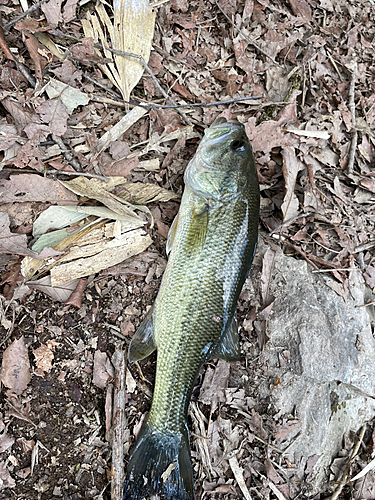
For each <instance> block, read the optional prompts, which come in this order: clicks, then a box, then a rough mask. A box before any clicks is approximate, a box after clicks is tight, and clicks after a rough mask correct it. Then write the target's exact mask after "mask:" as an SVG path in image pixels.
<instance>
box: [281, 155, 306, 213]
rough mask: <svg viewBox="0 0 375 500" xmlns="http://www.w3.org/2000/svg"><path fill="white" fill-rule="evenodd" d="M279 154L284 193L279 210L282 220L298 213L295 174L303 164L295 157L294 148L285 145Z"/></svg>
mask: <svg viewBox="0 0 375 500" xmlns="http://www.w3.org/2000/svg"><path fill="white" fill-rule="evenodd" d="M281 154H282V155H283V175H284V181H285V193H284V200H283V204H282V205H281V211H282V213H283V221H284V222H285V221H287V220H289V219H292V218H293V217H295V216H296V215H298V209H299V201H298V198H297V196H296V195H295V193H294V188H295V185H296V181H297V174H298V172H299V171H300V170H302V169H303V168H304V165H303V164H302V163H301V162H300V161H299V160H298V159H297V158H296V155H295V152H294V148H292V147H290V146H287V147H285V148H284V149H283V150H282V152H281Z"/></svg>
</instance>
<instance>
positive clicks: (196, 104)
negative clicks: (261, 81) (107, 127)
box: [137, 94, 264, 109]
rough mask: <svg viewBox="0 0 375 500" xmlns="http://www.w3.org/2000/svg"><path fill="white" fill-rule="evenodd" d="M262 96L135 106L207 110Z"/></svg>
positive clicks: (261, 95)
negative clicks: (171, 104)
mask: <svg viewBox="0 0 375 500" xmlns="http://www.w3.org/2000/svg"><path fill="white" fill-rule="evenodd" d="M262 97H264V96H263V94H259V95H253V96H248V97H235V98H234V99H228V100H227V101H214V102H194V103H192V104H176V105H173V106H170V105H167V106H159V105H158V104H156V105H155V104H148V105H147V106H146V105H143V104H137V106H145V107H147V108H148V109H168V108H196V107H199V106H200V107H202V108H209V107H210V106H219V105H220V104H231V103H233V102H240V101H249V100H253V99H261V98H262Z"/></svg>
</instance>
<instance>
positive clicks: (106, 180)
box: [33, 167, 109, 182]
mask: <svg viewBox="0 0 375 500" xmlns="http://www.w3.org/2000/svg"><path fill="white" fill-rule="evenodd" d="M51 168H53V169H54V170H53V172H52V171H51V169H47V173H49V174H64V175H81V176H82V177H93V178H94V179H100V180H102V181H105V182H108V181H109V178H108V177H105V176H104V175H99V174H90V173H87V172H72V171H71V170H59V169H58V168H54V167H51ZM33 172H34V173H38V172H35V171H34V170H33ZM39 173H40V172H39Z"/></svg>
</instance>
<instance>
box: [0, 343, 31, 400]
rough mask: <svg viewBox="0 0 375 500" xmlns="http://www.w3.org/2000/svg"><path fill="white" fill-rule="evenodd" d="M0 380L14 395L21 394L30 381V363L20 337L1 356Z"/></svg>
mask: <svg viewBox="0 0 375 500" xmlns="http://www.w3.org/2000/svg"><path fill="white" fill-rule="evenodd" d="M0 380H1V382H2V383H3V384H4V385H5V387H8V389H10V390H11V392H12V393H14V394H17V395H19V394H22V393H23V391H24V390H25V389H26V387H27V384H28V383H29V382H30V380H31V374H30V361H29V356H28V352H27V349H26V346H25V341H24V338H23V337H21V338H20V339H18V340H15V341H14V342H12V344H10V346H9V347H8V348H7V349H5V351H4V354H3V362H2V365H1V372H0Z"/></svg>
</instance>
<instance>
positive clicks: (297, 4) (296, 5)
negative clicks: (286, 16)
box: [289, 0, 312, 23]
mask: <svg viewBox="0 0 375 500" xmlns="http://www.w3.org/2000/svg"><path fill="white" fill-rule="evenodd" d="M289 4H290V7H291V9H292V11H293V14H294V15H295V16H300V17H302V19H303V20H304V21H307V22H308V23H311V21H312V12H311V7H310V5H309V4H308V3H307V2H306V0H289Z"/></svg>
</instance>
